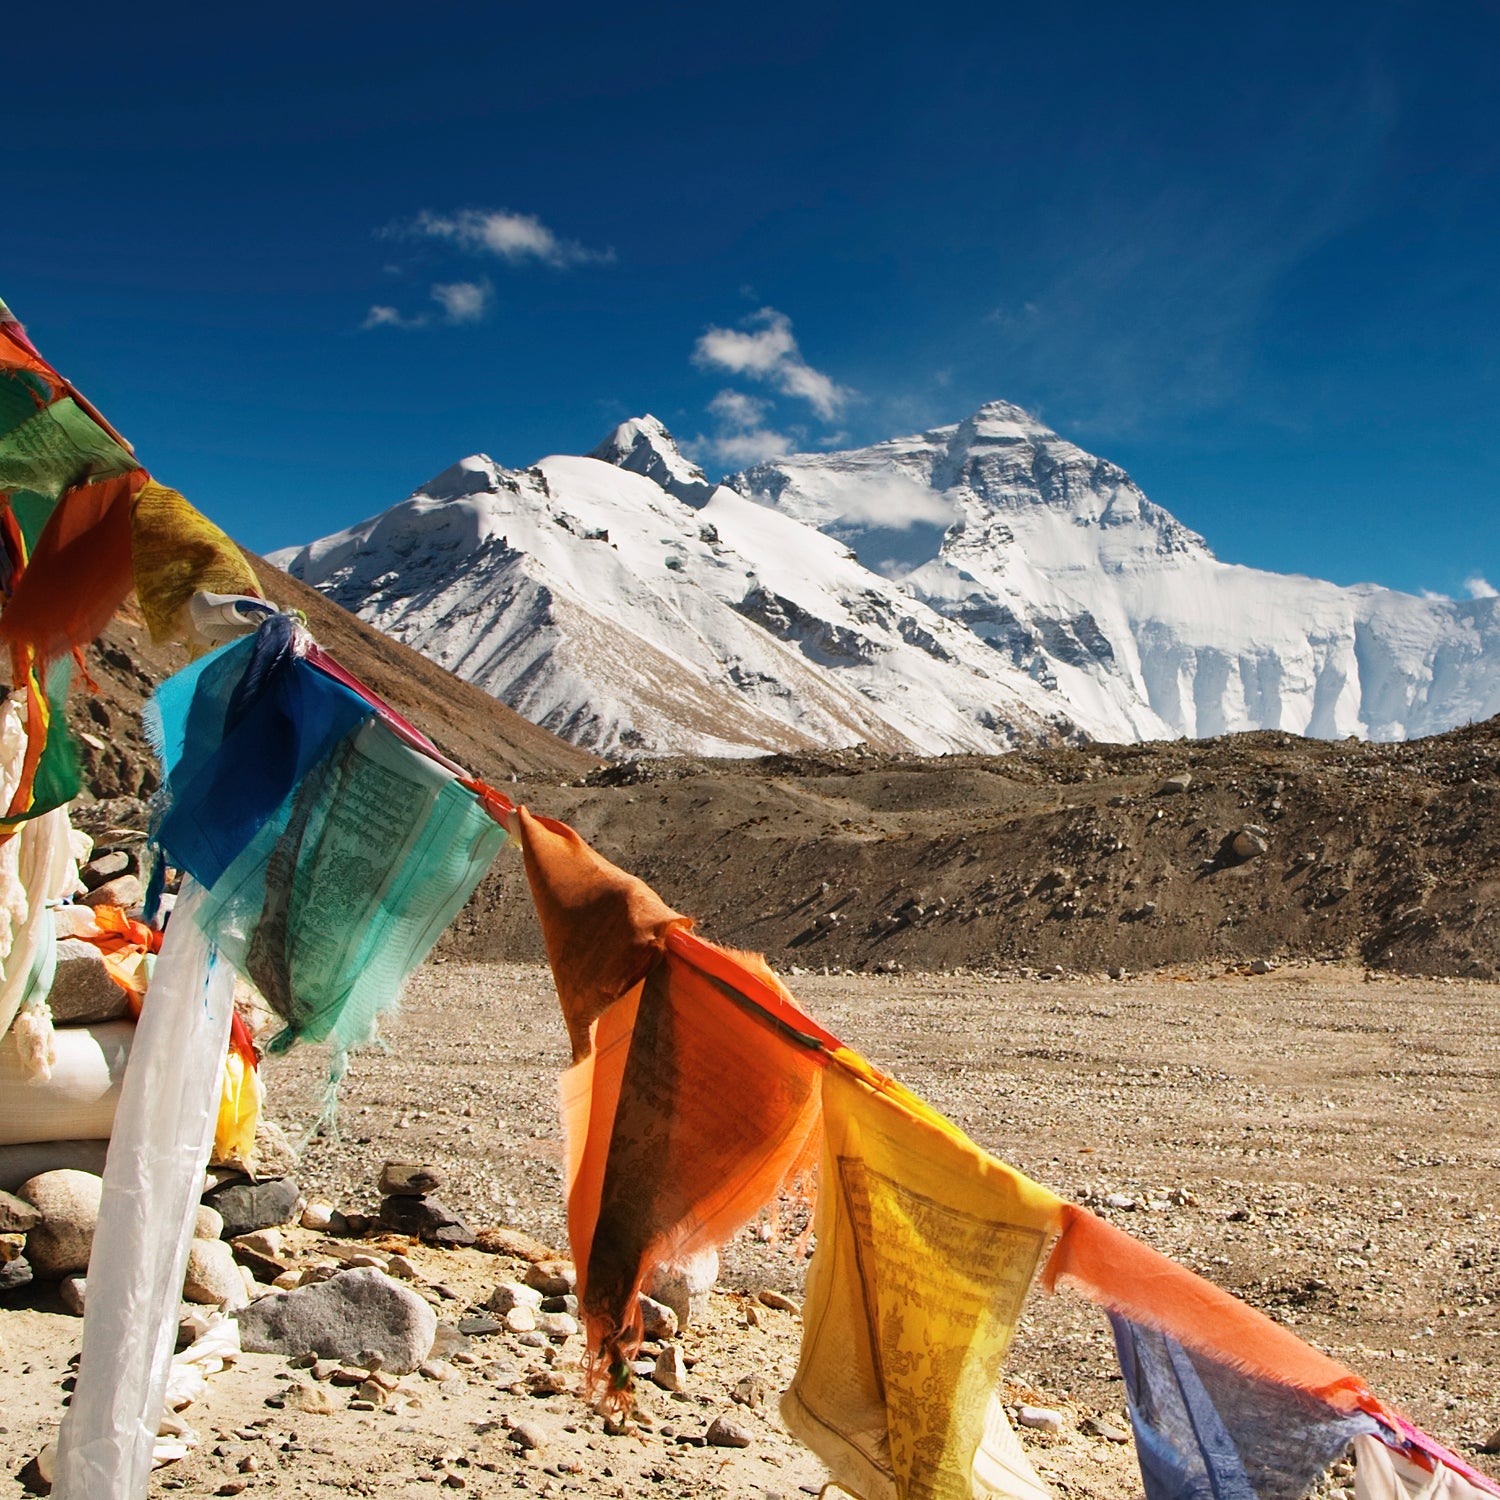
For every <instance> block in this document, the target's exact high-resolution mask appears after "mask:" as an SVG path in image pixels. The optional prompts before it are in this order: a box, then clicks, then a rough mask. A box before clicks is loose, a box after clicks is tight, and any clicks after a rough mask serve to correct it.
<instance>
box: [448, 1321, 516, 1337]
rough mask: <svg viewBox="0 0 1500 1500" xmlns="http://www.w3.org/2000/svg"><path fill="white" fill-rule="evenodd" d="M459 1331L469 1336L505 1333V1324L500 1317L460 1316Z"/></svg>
mask: <svg viewBox="0 0 1500 1500" xmlns="http://www.w3.org/2000/svg"><path fill="white" fill-rule="evenodd" d="M458 1331H459V1332H460V1333H461V1334H463V1335H464V1336H465V1337H468V1338H483V1337H484V1336H485V1335H486V1334H490V1333H503V1332H504V1331H505V1324H504V1323H502V1322H501V1321H500V1319H499V1318H460V1319H459V1320H458Z"/></svg>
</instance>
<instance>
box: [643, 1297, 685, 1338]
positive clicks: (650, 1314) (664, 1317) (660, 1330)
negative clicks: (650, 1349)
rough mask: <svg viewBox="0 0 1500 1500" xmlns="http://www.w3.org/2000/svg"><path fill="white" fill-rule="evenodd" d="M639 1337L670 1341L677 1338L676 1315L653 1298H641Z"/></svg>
mask: <svg viewBox="0 0 1500 1500" xmlns="http://www.w3.org/2000/svg"><path fill="white" fill-rule="evenodd" d="M641 1336H642V1337H643V1338H646V1339H670V1338H675V1337H676V1336H677V1314H676V1313H674V1312H673V1311H672V1309H671V1308H670V1307H665V1306H663V1305H662V1304H661V1303H660V1302H658V1301H657V1300H656V1299H655V1298H654V1297H642V1298H641Z"/></svg>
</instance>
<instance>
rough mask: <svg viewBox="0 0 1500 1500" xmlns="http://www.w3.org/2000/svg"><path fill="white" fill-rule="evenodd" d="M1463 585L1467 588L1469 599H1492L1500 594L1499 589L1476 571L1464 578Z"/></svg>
mask: <svg viewBox="0 0 1500 1500" xmlns="http://www.w3.org/2000/svg"><path fill="white" fill-rule="evenodd" d="M1464 587H1465V588H1466V589H1468V591H1469V598H1471V599H1494V598H1496V597H1497V596H1500V589H1497V588H1496V587H1495V586H1494V585H1493V584H1492V583H1491V582H1490V581H1489V580H1488V579H1487V578H1481V577H1480V576H1479V574H1478V573H1475V574H1474V575H1473V576H1472V577H1469V578H1465V579H1464Z"/></svg>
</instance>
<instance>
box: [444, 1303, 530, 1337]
mask: <svg viewBox="0 0 1500 1500" xmlns="http://www.w3.org/2000/svg"><path fill="white" fill-rule="evenodd" d="M536 1320H537V1314H536V1311H535V1309H534V1308H530V1307H526V1306H525V1305H520V1306H517V1307H513V1308H511V1310H510V1311H509V1312H508V1313H506V1314H505V1318H504V1322H505V1326H506V1328H507V1329H508V1330H509V1331H510V1332H511V1333H531V1332H532V1331H533V1330H534V1329H535V1328H536ZM458 1326H459V1327H460V1328H462V1327H463V1324H462V1323H460V1324H459V1325H458Z"/></svg>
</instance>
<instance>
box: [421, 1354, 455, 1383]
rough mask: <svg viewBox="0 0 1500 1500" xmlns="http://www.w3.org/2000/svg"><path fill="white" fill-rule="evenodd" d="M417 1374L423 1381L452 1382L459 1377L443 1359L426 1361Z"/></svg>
mask: <svg viewBox="0 0 1500 1500" xmlns="http://www.w3.org/2000/svg"><path fill="white" fill-rule="evenodd" d="M417 1373H418V1374H419V1375H420V1376H421V1377H422V1378H423V1380H452V1379H454V1378H455V1377H456V1376H457V1375H458V1371H457V1370H455V1369H454V1368H453V1366H452V1365H450V1364H448V1363H447V1361H446V1360H441V1359H429V1360H424V1361H423V1362H422V1364H421V1366H420V1367H419V1368H418V1371H417Z"/></svg>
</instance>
